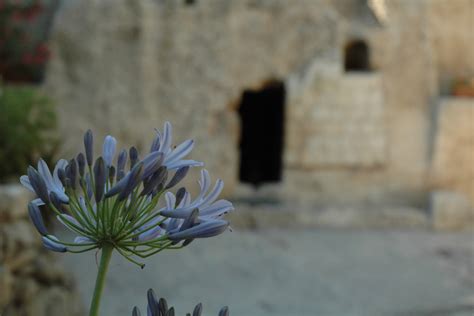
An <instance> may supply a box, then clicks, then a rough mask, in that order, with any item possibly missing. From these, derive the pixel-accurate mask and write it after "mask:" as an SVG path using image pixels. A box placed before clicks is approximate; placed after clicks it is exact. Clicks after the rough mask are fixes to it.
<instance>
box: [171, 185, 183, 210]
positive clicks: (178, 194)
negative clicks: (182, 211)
mask: <svg viewBox="0 0 474 316" xmlns="http://www.w3.org/2000/svg"><path fill="white" fill-rule="evenodd" d="M185 195H186V188H179V189H178V191H177V192H176V202H175V205H174V207H175V208H176V207H178V205H179V203H181V201H182V200H183V198H184V196H185Z"/></svg>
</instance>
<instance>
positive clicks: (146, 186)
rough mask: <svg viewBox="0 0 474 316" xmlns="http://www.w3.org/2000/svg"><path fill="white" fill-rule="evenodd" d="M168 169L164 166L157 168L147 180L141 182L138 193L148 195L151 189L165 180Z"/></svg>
mask: <svg viewBox="0 0 474 316" xmlns="http://www.w3.org/2000/svg"><path fill="white" fill-rule="evenodd" d="M167 174H168V170H167V169H166V167H165V166H161V167H159V168H158V170H157V171H156V172H155V173H154V174H153V175H152V176H151V177H150V178H149V179H147V180H145V181H144V182H143V190H142V192H141V193H140V195H142V196H143V195H149V194H151V193H152V192H153V190H154V189H155V188H156V187H157V186H158V185H160V184H162V183H163V182H164V181H165V180H166V176H167Z"/></svg>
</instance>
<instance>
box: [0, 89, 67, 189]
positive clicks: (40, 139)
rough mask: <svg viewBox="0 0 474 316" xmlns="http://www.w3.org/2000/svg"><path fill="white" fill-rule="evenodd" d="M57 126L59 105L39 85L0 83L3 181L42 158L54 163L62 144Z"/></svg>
mask: <svg viewBox="0 0 474 316" xmlns="http://www.w3.org/2000/svg"><path fill="white" fill-rule="evenodd" d="M55 129H56V112H55V106H54V104H53V103H52V101H51V100H50V99H49V98H48V97H46V96H45V95H43V94H42V93H40V92H39V91H38V89H37V88H34V87H31V86H0V182H5V181H7V180H9V179H11V178H13V177H17V176H19V175H21V174H24V173H25V170H26V168H27V167H28V165H30V164H33V163H34V162H35V161H37V160H38V158H39V157H43V158H44V159H45V160H46V162H47V163H50V162H51V160H52V158H53V155H54V153H55V151H56V149H57V147H58V145H59V142H58V139H57V137H56V134H55V133H54V131H55ZM48 160H49V161H48Z"/></svg>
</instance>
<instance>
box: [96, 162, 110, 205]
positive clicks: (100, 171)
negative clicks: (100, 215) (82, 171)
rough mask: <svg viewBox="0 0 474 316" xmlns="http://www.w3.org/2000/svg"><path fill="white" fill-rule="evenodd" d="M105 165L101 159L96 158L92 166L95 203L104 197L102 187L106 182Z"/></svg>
mask: <svg viewBox="0 0 474 316" xmlns="http://www.w3.org/2000/svg"><path fill="white" fill-rule="evenodd" d="M106 176H107V175H106V174H105V164H104V159H102V157H99V158H97V160H96V161H95V164H94V181H95V201H96V203H99V202H100V201H101V200H102V197H103V196H104V187H105V181H106V179H107V178H106Z"/></svg>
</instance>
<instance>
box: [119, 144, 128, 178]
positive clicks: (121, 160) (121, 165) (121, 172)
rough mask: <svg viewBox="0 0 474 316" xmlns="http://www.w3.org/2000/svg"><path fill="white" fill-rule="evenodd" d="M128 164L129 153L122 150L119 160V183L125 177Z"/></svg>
mask: <svg viewBox="0 0 474 316" xmlns="http://www.w3.org/2000/svg"><path fill="white" fill-rule="evenodd" d="M126 163H127V151H126V150H125V149H122V150H121V151H120V153H119V155H118V158H117V181H120V180H122V178H123V177H124V176H125V165H126Z"/></svg>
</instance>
